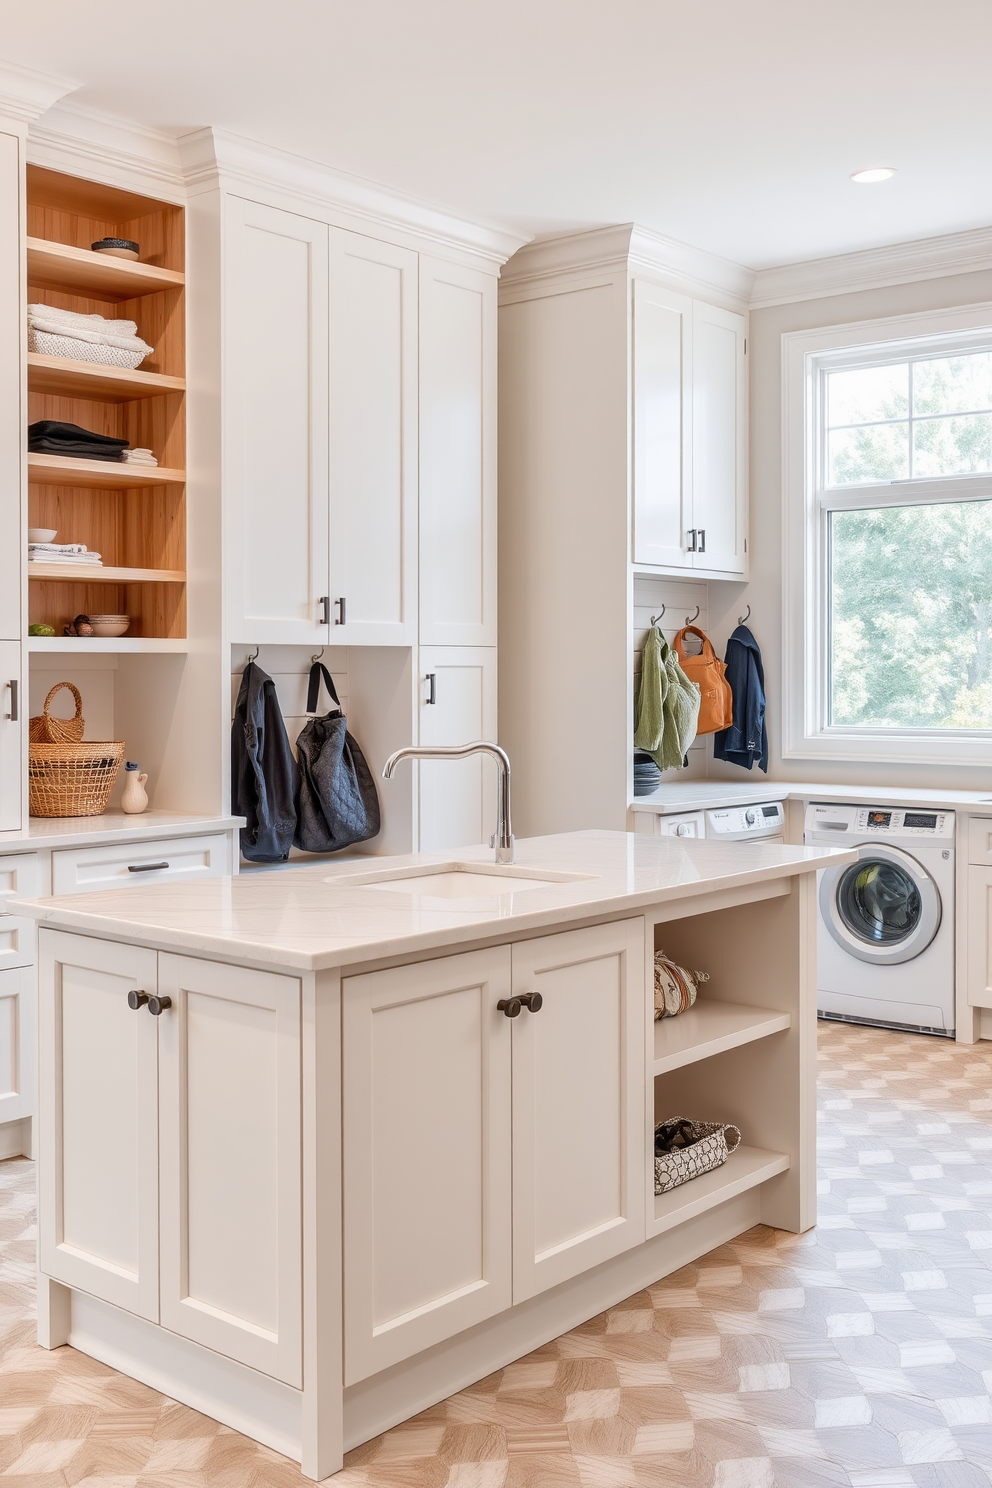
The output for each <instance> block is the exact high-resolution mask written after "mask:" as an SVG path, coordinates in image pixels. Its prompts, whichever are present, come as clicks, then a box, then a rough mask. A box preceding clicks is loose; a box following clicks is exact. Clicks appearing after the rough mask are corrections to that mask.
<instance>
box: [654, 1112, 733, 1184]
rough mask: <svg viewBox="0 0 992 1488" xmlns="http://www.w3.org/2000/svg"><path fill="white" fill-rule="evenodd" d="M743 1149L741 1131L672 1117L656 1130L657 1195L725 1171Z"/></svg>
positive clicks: (722, 1125) (655, 1165)
mask: <svg viewBox="0 0 992 1488" xmlns="http://www.w3.org/2000/svg"><path fill="white" fill-rule="evenodd" d="M740 1145H741V1134H740V1130H739V1129H738V1128H737V1127H736V1126H729V1125H724V1124H723V1123H721V1122H719V1121H691V1120H689V1118H688V1117H686V1116H670V1117H669V1119H668V1120H667V1121H662V1122H661V1124H660V1125H659V1126H656V1127H655V1129H654V1191H655V1193H656V1194H663V1193H668V1191H669V1189H671V1188H678V1187H679V1185H680V1184H682V1183H688V1182H689V1180H690V1179H691V1178H700V1177H702V1175H703V1173H710V1172H712V1171H713V1169H714V1168H719V1167H722V1166H723V1164H724V1163H725V1162H726V1161H727V1158H728V1157H729V1156H730V1154H731V1153H732V1152H736V1151H737V1149H738V1147H739V1146H740Z"/></svg>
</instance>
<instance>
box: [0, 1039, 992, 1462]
mask: <svg viewBox="0 0 992 1488" xmlns="http://www.w3.org/2000/svg"><path fill="white" fill-rule="evenodd" d="M820 1059H821V1092H820V1107H821V1110H820V1118H821V1120H820V1185H819V1186H820V1223H819V1225H818V1227H817V1229H816V1230H814V1231H812V1232H810V1233H809V1234H808V1235H802V1236H796V1235H789V1234H785V1233H784V1232H781V1231H775V1230H768V1229H756V1230H752V1231H751V1232H749V1233H748V1234H747V1235H743V1236H741V1238H740V1239H739V1240H737V1241H735V1242H734V1243H733V1244H731V1245H727V1246H724V1247H723V1248H722V1249H720V1250H719V1251H714V1252H713V1253H712V1254H711V1255H709V1256H706V1257H705V1258H704V1259H703V1260H702V1261H700V1262H699V1263H698V1264H696V1265H694V1266H689V1267H686V1268H685V1269H684V1270H682V1271H680V1272H677V1273H676V1274H675V1275H673V1276H670V1277H668V1278H666V1279H665V1280H664V1281H661V1282H659V1283H658V1284H657V1285H656V1286H652V1287H650V1288H648V1290H647V1291H644V1292H640V1293H638V1295H637V1296H635V1297H631V1298H629V1299H628V1301H626V1302H625V1303H623V1304H622V1306H620V1307H618V1308H616V1309H614V1310H613V1311H611V1312H608V1313H606V1314H604V1315H603V1316H601V1317H597V1318H593V1319H592V1321H591V1322H589V1323H587V1324H585V1325H584V1326H583V1327H581V1328H576V1329H575V1330H574V1331H573V1332H572V1333H568V1334H566V1335H565V1336H564V1337H563V1338H559V1339H556V1340H555V1341H554V1342H553V1343H550V1344H548V1345H547V1346H546V1347H545V1348H542V1349H538V1350H537V1352H536V1353H534V1354H530V1355H528V1357H527V1358H526V1359H522V1360H520V1362H519V1363H516V1364H512V1365H510V1366H509V1368H507V1369H503V1370H501V1371H500V1372H499V1373H498V1374H495V1375H493V1376H492V1377H491V1378H489V1379H486V1380H481V1381H480V1382H479V1383H478V1384H477V1385H474V1386H472V1388H471V1389H468V1390H463V1391H462V1392H461V1394H459V1395H456V1396H454V1397H453V1398H452V1399H450V1400H446V1401H444V1402H442V1404H440V1405H438V1406H436V1407H434V1408H433V1409H432V1410H429V1411H426V1412H424V1414H423V1415H421V1416H418V1417H417V1418H416V1419H415V1420H413V1421H410V1422H407V1423H406V1424H405V1425H403V1426H398V1427H396V1428H395V1429H394V1430H393V1431H390V1432H387V1433H386V1435H385V1436H381V1437H378V1438H377V1439H376V1440H375V1441H373V1442H369V1443H368V1444H367V1445H366V1446H364V1447H361V1448H359V1449H358V1450H357V1451H355V1452H352V1453H351V1454H350V1456H349V1459H348V1464H347V1466H346V1468H345V1470H344V1472H343V1473H342V1474H340V1475H339V1477H338V1478H336V1479H335V1480H334V1482H335V1485H340V1488H357V1485H368V1488H387V1485H388V1488H821V1485H825V1484H831V1485H833V1484H844V1485H849V1488H913V1485H917V1488H988V1485H989V1484H990V1483H992V1270H990V1264H992V1045H990V1044H982V1045H979V1046H977V1047H974V1048H968V1047H964V1046H962V1047H958V1046H955V1045H953V1044H948V1043H944V1042H942V1041H940V1040H937V1039H931V1038H923V1037H919V1036H915V1037H914V1036H912V1035H909V1034H890V1033H881V1032H878V1031H875V1030H866V1029H855V1028H845V1027H841V1026H838V1025H831V1024H821V1025H820ZM702 1114H709V1113H702ZM0 1259H2V1269H0V1351H2V1352H0V1481H2V1483H3V1488H7V1485H8V1484H10V1485H12V1488H13V1485H22V1488H63V1485H76V1484H85V1485H87V1488H98V1485H99V1488H130V1485H141V1488H152V1485H155V1488H205V1485H208V1484H209V1485H212V1488H213V1485H216V1488H264V1485H270V1484H271V1485H273V1488H284V1485H285V1488H300V1485H303V1484H305V1483H306V1481H307V1480H306V1479H304V1478H302V1477H301V1475H300V1472H299V1469H298V1468H297V1467H296V1466H295V1465H294V1464H292V1463H289V1462H287V1461H286V1460H285V1459H284V1458H281V1457H279V1456H277V1455H276V1454H275V1453H274V1452H270V1451H267V1450H266V1449H265V1448H262V1447H257V1446H255V1445H254V1443H252V1442H249V1441H246V1440H245V1438H243V1437H241V1436H238V1435H237V1434H236V1433H235V1432H232V1431H228V1430H226V1429H225V1428H224V1427H220V1426H218V1425H217V1424H216V1423H215V1422H213V1421H209V1420H207V1419H205V1418H204V1417H203V1416H199V1415H197V1414H196V1412H194V1411H191V1410H188V1409H187V1408H186V1407H185V1406H181V1405H176V1404H175V1403H174V1402H171V1401H169V1400H166V1399H164V1398H163V1397H162V1396H160V1395H157V1394H155V1392H154V1391H152V1390H149V1389H146V1388H145V1387H144V1386H143V1385H139V1384H136V1383H134V1382H133V1381H131V1380H128V1379H125V1378H123V1377H122V1376H121V1375H118V1374H115V1373H114V1372H113V1371H112V1370H110V1369H106V1368H105V1367H104V1366H102V1365H100V1364H96V1363H94V1362H93V1361H92V1360H90V1359H87V1358H85V1357H84V1356H83V1355H82V1354H77V1353H76V1352H75V1351H74V1350H72V1349H69V1348H63V1349H58V1350H56V1351H54V1352H52V1353H46V1352H45V1351H44V1350H42V1349H39V1348H37V1347H36V1346H35V1344H34V1342H33V1330H34V1324H33V1266H34V1227H33V1173H32V1165H31V1164H30V1163H27V1162H25V1161H23V1160H21V1159H18V1160H16V1161H13V1162H7V1163H3V1164H0Z"/></svg>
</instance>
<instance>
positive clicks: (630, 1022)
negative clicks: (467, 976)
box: [513, 919, 645, 1303]
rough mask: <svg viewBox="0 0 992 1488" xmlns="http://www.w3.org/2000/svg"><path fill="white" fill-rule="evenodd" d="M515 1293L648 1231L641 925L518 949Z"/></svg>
mask: <svg viewBox="0 0 992 1488" xmlns="http://www.w3.org/2000/svg"><path fill="white" fill-rule="evenodd" d="M528 992H530V993H539V994H540V996H541V997H542V998H543V1005H542V1006H541V1008H540V1010H539V1011H538V1012H532V1011H522V1012H521V1013H520V1016H519V1017H517V1018H515V1019H514V1020H513V1300H514V1302H515V1303H516V1302H523V1301H525V1300H526V1299H527V1298H528V1297H533V1296H535V1295H536V1294H537V1293H538V1292H543V1291H545V1290H546V1289H547V1288H548V1287H552V1286H557V1284H558V1283H559V1282H562V1281H568V1280H569V1279H570V1278H571V1277H573V1276H578V1275H579V1273H580V1272H583V1271H588V1270H589V1269H590V1267H592V1266H596V1265H598V1264H599V1263H600V1262H601V1261H605V1260H608V1259H609V1258H610V1257H611V1256H615V1255H619V1254H620V1253H621V1252H622V1251H625V1250H629V1249H630V1248H631V1247H632V1246H635V1245H639V1244H641V1242H642V1241H643V1240H644V1238H645V1208H644V1204H645V1193H644V1187H645V1185H644V1171H645V1162H644V1157H645V1154H644V1143H645V1131H644V1038H645V1031H644V998H645V986H644V922H643V920H640V919H634V920H621V921H619V922H618V923H614V924H611V925H600V926H596V927H595V928H593V929H588V930H569V931H565V932H564V933H563V934H560V935H548V936H544V937H542V938H541V939H539V940H528V941H524V942H522V943H521V944H519V945H515V946H514V947H513V993H514V996H519V995H521V994H525V993H528Z"/></svg>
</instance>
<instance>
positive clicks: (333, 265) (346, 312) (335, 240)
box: [329, 228, 417, 646]
mask: <svg viewBox="0 0 992 1488" xmlns="http://www.w3.org/2000/svg"><path fill="white" fill-rule="evenodd" d="M330 311H331V316H330V338H329V347H330V369H331V370H330V382H329V396H330V405H329V406H330V450H331V454H330V489H331V507H330V545H331V546H330V574H331V578H330V599H331V635H332V638H333V640H334V642H335V644H340V645H349V644H350V645H355V644H365V645H373V646H399V645H409V644H411V642H413V641H414V640H415V639H416V634H417V255H416V253H414V252H412V251H411V250H410V249H408V248H397V247H393V246H392V245H391V244H389V243H383V242H379V241H377V240H375V239H373V238H366V237H362V236H360V235H359V234H358V233H353V232H342V231H340V230H339V229H337V228H332V229H331V230H330Z"/></svg>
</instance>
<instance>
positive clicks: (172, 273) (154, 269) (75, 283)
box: [27, 238, 186, 301]
mask: <svg viewBox="0 0 992 1488" xmlns="http://www.w3.org/2000/svg"><path fill="white" fill-rule="evenodd" d="M27 252H28V282H29V283H30V284H37V285H38V286H39V287H40V288H42V289H61V290H65V291H66V292H67V293H69V294H80V295H85V296H86V297H87V298H88V299H106V300H110V301H115V300H133V299H137V298H138V297H139V296H140V295H149V294H158V293H159V292H160V291H161V290H163V289H181V288H182V287H183V285H184V284H185V283H186V275H185V274H181V273H180V272H179V271H178V270H176V269H163V268H160V267H159V266H158V265H157V264H149V263H140V262H135V261H134V260H133V259H127V258H113V257H111V256H109V255H107V254H106V253H94V252H93V251H92V249H90V248H73V247H72V246H71V245H70V244H68V243H52V242H49V241H48V240H47V239H45V238H28V240H27Z"/></svg>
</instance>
